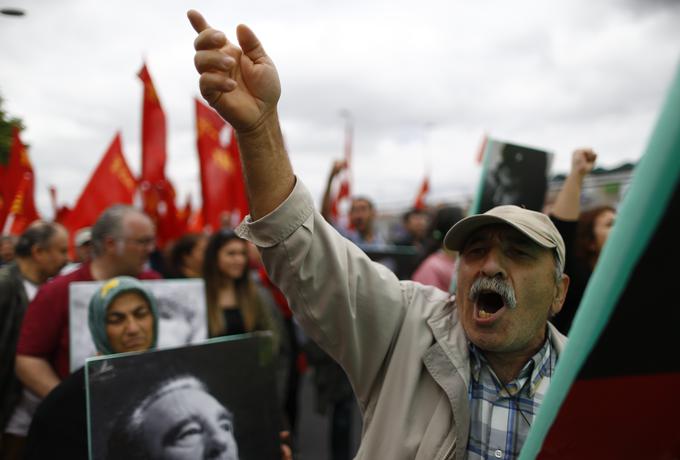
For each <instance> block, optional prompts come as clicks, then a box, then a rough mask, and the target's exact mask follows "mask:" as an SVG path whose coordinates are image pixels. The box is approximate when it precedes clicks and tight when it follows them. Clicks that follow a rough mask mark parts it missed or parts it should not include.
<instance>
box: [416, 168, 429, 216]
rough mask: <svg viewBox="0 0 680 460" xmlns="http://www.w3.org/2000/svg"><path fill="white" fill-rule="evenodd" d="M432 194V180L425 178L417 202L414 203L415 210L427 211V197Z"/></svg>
mask: <svg viewBox="0 0 680 460" xmlns="http://www.w3.org/2000/svg"><path fill="white" fill-rule="evenodd" d="M429 192H430V178H429V177H428V176H425V178H424V179H423V183H422V184H420V190H418V195H416V200H415V202H414V203H413V207H414V208H415V209H425V208H427V205H426V204H425V197H426V196H427V194H428V193H429Z"/></svg>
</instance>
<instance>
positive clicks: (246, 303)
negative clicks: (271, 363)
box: [203, 230, 280, 350]
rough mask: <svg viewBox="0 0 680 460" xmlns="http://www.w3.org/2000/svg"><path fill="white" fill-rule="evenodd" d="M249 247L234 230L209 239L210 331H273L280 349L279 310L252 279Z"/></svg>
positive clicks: (216, 334)
mask: <svg viewBox="0 0 680 460" xmlns="http://www.w3.org/2000/svg"><path fill="white" fill-rule="evenodd" d="M247 244H248V243H247V242H246V241H245V240H243V239H241V238H239V237H238V235H236V233H234V232H233V231H232V230H221V231H219V232H217V233H215V234H213V235H212V236H211V237H210V239H209V240H208V245H207V246H206V249H205V257H204V259H203V279H204V280H205V292H206V303H207V306H208V331H209V333H210V336H211V337H219V336H223V335H233V334H243V333H246V332H253V331H272V334H273V339H274V350H278V344H279V338H280V328H279V327H278V326H277V324H276V321H275V319H274V318H273V315H274V314H275V311H274V310H275V308H276V307H273V306H272V305H273V301H272V300H271V295H270V294H269V293H268V292H267V291H266V290H265V289H264V288H261V287H259V286H258V285H256V284H255V283H254V282H253V280H252V279H251V276H250V271H249V269H248V246H247Z"/></svg>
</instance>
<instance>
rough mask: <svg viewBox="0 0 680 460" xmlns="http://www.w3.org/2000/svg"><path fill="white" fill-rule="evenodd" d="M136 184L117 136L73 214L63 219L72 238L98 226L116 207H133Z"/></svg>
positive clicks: (118, 135) (117, 135)
mask: <svg viewBox="0 0 680 460" xmlns="http://www.w3.org/2000/svg"><path fill="white" fill-rule="evenodd" d="M136 187H137V182H136V181H135V178H134V176H133V175H132V172H131V171H130V168H129V167H128V164H127V162H126V161H125V157H124V156H123V149H122V146H121V140H120V134H116V137H114V139H113V142H112V143H111V145H110V146H109V149H108V150H107V151H106V153H105V154H104V157H103V158H102V160H101V161H100V162H99V165H98V166H97V168H96V169H95V170H94V173H93V174H92V177H91V178H90V181H89V182H88V183H87V185H86V186H85V189H84V190H83V192H82V193H81V195H80V198H78V201H77V202H76V205H75V206H74V207H73V210H72V211H71V212H70V213H69V214H68V216H67V217H66V218H65V219H64V222H63V224H64V226H66V228H68V229H69V231H70V233H71V235H73V234H74V233H75V232H76V230H78V229H81V228H83V227H89V226H91V225H92V224H94V223H95V221H96V220H97V218H98V217H99V214H101V213H102V211H104V210H105V209H106V208H108V207H109V206H112V205H114V204H132V200H133V198H134V194H135V189H136Z"/></svg>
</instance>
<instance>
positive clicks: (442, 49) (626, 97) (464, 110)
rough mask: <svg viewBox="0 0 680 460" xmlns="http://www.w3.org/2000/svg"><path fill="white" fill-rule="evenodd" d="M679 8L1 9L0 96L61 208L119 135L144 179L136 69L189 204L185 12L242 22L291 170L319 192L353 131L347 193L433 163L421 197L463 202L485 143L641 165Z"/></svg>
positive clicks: (396, 186)
mask: <svg viewBox="0 0 680 460" xmlns="http://www.w3.org/2000/svg"><path fill="white" fill-rule="evenodd" d="M678 3H679V2H664V1H644V0H639V1H634V0H627V1H610V0H603V1H598V2H593V1H586V0H561V1H550V2H529V1H501V0H480V1H476V2H462V1H455V0H445V1H435V0H420V1H417V2H416V1H409V2H406V1H401V0H397V1H395V0H390V1H372V0H363V1H359V0H345V1H337V0H316V1H312V0H249V1H243V2H236V1H232V2H228V1H220V2H217V1H211V2H207V1H195V2H184V1H172V0H149V1H128V0H122V1H115V2H101V1H97V2H95V1H85V0H59V1H50V0H0V7H20V8H23V9H24V10H25V11H26V15H25V16H24V17H22V18H15V17H8V16H0V43H2V49H1V50H0V94H1V95H2V97H3V98H4V99H5V109H6V110H7V111H8V112H9V114H10V115H12V116H17V117H21V118H22V119H23V121H24V123H25V125H26V127H27V129H26V131H25V132H24V134H23V139H24V141H25V142H27V143H28V144H30V146H31V149H30V152H29V153H30V156H31V159H32V161H33V164H34V167H35V170H36V176H37V184H36V196H37V201H38V206H39V208H40V211H41V212H42V213H43V215H44V216H45V217H47V218H50V217H52V210H51V206H50V204H49V195H48V192H47V187H48V185H50V184H52V185H55V186H56V187H57V189H58V192H59V201H60V203H61V204H68V205H72V204H73V203H74V201H75V200H76V199H77V197H78V195H79V194H80V192H81V190H82V188H83V186H84V185H85V183H86V181H87V180H88V178H89V176H90V175H91V174H92V171H93V169H94V167H95V166H96V164H97V163H98V162H99V160H100V159H101V157H102V155H103V154H104V152H105V150H106V148H107V147H108V145H109V143H110V142H111V140H112V139H113V137H114V135H115V133H116V132H117V131H118V130H120V131H121V132H122V135H123V143H124V153H125V155H126V158H127V160H128V163H129V164H130V166H131V168H132V170H133V172H134V173H135V174H137V173H138V172H139V164H140V127H141V104H142V84H141V82H140V80H139V79H138V78H137V77H136V74H137V72H138V71H139V69H140V68H141V66H142V63H143V62H144V61H146V63H147V65H148V67H149V71H150V73H151V76H152V78H153V80H154V83H155V85H156V90H157V92H158V95H159V98H160V100H161V103H162V105H163V107H164V109H165V113H166V118H167V121H168V136H169V138H168V163H167V168H166V173H167V175H168V176H169V177H170V179H171V180H172V181H173V182H174V183H175V186H176V188H177V190H178V192H179V196H180V199H181V201H182V202H183V201H184V199H185V197H186V195H187V194H189V193H191V195H192V197H193V200H194V202H195V203H196V204H198V201H199V199H200V185H199V180H198V174H199V173H198V160H197V153H196V146H195V145H196V142H195V114H194V105H193V98H194V97H199V96H200V95H199V92H198V76H197V74H196V72H195V70H194V67H193V40H194V36H195V33H194V32H193V30H192V28H191V26H190V25H189V23H188V21H187V19H186V14H185V13H186V10H187V9H188V8H195V9H198V10H199V11H201V12H202V13H204V15H205V16H206V18H207V20H208V22H210V23H211V24H212V25H213V26H214V27H216V28H220V29H222V30H223V31H225V32H226V33H227V36H228V37H233V36H234V30H235V27H236V25H237V24H238V23H245V24H248V25H249V26H251V27H252V28H253V30H255V32H256V33H257V34H258V35H259V37H260V39H261V40H262V42H263V44H264V46H265V48H266V50H267V52H268V53H269V55H270V56H271V57H272V58H273V60H274V62H275V63H276V65H277V67H278V69H279V74H280V77H281V80H282V88H283V89H282V91H283V92H282V98H281V102H280V118H281V121H282V124H283V130H284V135H285V138H286V144H287V147H288V150H289V152H290V156H291V159H292V162H293V166H294V168H295V170H296V173H297V174H298V175H299V176H300V177H301V178H302V179H303V180H304V181H305V182H306V183H307V185H308V186H309V187H310V188H311V189H312V192H313V193H314V194H315V195H316V196H317V197H320V195H321V193H322V189H323V187H324V184H325V181H326V177H327V174H328V171H329V169H330V167H331V163H332V161H333V160H334V159H340V158H341V157H342V151H343V142H344V133H343V123H344V121H343V118H342V117H341V116H340V113H341V110H348V111H349V112H351V114H352V117H353V119H354V123H355V138H354V150H353V155H354V157H353V159H354V190H355V192H356V193H361V194H367V195H369V196H372V197H374V199H375V200H376V202H377V203H378V205H379V206H381V207H383V208H394V207H396V206H407V205H408V204H410V203H411V202H412V201H413V198H414V196H415V194H416V191H417V188H418V186H419V184H420V182H421V181H422V178H423V176H424V175H425V174H426V173H427V172H428V171H429V174H430V177H431V198H432V200H431V201H433V202H437V201H442V200H460V199H461V198H465V197H470V196H471V195H472V194H473V193H474V191H475V186H476V183H477V181H478V178H479V174H480V167H479V166H478V165H477V164H476V163H475V156H476V151H477V149H478V147H479V144H480V141H481V139H482V136H483V134H484V133H485V132H486V133H488V134H489V135H490V136H491V137H495V138H500V139H505V140H508V141H513V142H516V143H522V144H527V145H531V146H536V147H542V148H545V149H548V150H551V151H553V152H555V154H556V158H555V163H554V167H553V171H554V172H566V171H567V170H568V167H569V160H570V155H571V151H572V150H573V149H574V148H575V147H579V146H586V145H587V146H592V147H593V148H595V149H596V151H597V152H598V153H599V155H600V165H601V166H605V167H610V166H616V165H619V164H621V163H623V162H627V161H637V160H638V159H639V157H640V156H641V154H642V152H643V150H644V148H645V145H646V141H647V139H648V137H649V134H650V131H651V129H652V127H653V124H654V121H655V119H656V116H657V115H658V112H659V109H660V107H661V104H662V103H663V100H664V97H665V92H666V90H667V88H668V85H669V83H670V81H671V78H672V76H673V74H674V72H675V69H676V66H677V64H678V57H680V27H678V24H680V7H678Z"/></svg>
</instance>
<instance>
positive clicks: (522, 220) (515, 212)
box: [444, 205, 564, 269]
mask: <svg viewBox="0 0 680 460" xmlns="http://www.w3.org/2000/svg"><path fill="white" fill-rule="evenodd" d="M493 224H507V225H510V226H511V227H514V228H516V229H517V230H519V231H520V232H522V233H523V234H525V235H526V236H528V237H529V238H531V240H533V241H535V242H536V244H538V245H539V246H543V247H544V248H548V249H553V248H554V249H555V250H556V251H557V259H558V261H559V263H560V267H561V268H562V269H564V240H562V235H560V232H559V231H557V228H556V227H555V225H554V224H553V223H552V221H551V220H550V218H549V217H548V216H546V215H545V214H543V213H540V212H537V211H531V210H529V209H524V208H520V207H519V206H514V205H506V206H496V207H495V208H492V209H489V210H488V211H487V212H485V213H484V214H477V215H474V216H470V217H466V218H465V219H463V220H461V221H459V222H458V223H457V224H456V225H454V226H453V227H451V229H450V230H449V231H448V232H447V233H446V236H445V237H444V247H445V248H447V249H451V250H453V251H460V250H461V249H463V245H464V244H465V242H466V241H467V239H468V238H469V237H470V236H471V235H472V234H473V233H474V232H476V231H477V230H479V229H480V228H482V227H486V226H487V225H493Z"/></svg>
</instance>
